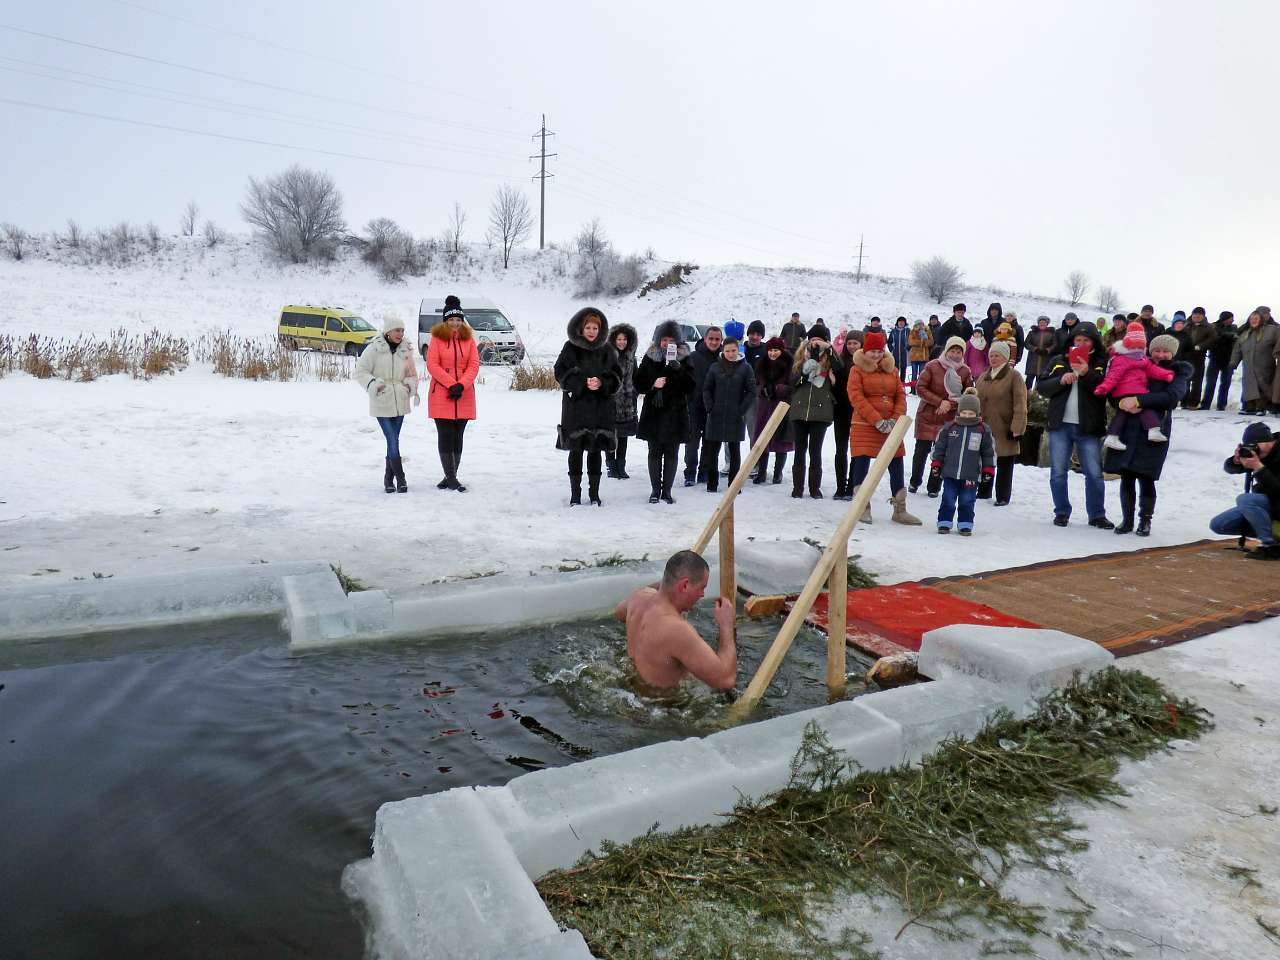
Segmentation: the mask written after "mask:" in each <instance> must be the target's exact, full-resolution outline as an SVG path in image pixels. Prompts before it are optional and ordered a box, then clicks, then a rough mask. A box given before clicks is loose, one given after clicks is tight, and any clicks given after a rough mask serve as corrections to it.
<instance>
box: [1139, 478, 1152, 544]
mask: <svg viewBox="0 0 1280 960" xmlns="http://www.w3.org/2000/svg"><path fill="white" fill-rule="evenodd" d="M1152 487H1153V490H1152V492H1151V493H1150V494H1146V493H1139V494H1138V536H1140V537H1149V536H1151V517H1152V516H1153V515H1154V514H1155V512H1156V496H1155V491H1154V487H1155V484H1152Z"/></svg>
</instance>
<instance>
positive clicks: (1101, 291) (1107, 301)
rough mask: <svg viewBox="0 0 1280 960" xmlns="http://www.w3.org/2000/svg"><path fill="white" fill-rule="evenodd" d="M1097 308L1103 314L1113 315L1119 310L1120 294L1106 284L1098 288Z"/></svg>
mask: <svg viewBox="0 0 1280 960" xmlns="http://www.w3.org/2000/svg"><path fill="white" fill-rule="evenodd" d="M1098 306H1099V307H1101V308H1102V312H1103V313H1115V312H1116V310H1118V309H1119V308H1120V294H1119V292H1118V291H1117V290H1116V288H1115V287H1108V286H1107V285H1106V284H1103V285H1102V286H1100V287H1098Z"/></svg>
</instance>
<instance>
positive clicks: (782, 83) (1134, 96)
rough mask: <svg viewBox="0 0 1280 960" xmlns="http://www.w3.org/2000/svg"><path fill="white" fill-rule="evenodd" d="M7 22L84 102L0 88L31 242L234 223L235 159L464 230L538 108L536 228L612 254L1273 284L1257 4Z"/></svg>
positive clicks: (1274, 145) (13, 197)
mask: <svg viewBox="0 0 1280 960" xmlns="http://www.w3.org/2000/svg"><path fill="white" fill-rule="evenodd" d="M0 24H3V25H4V27H5V29H0V58H2V59H0V79H2V81H3V82H2V83H0V90H2V91H3V92H2V93H0V100H3V101H26V102H27V103H31V104H40V105H42V106H45V107H57V108H60V109H61V110H70V111H79V112H80V113H66V112H54V111H50V110H45V109H37V108H34V107H31V106H26V105H18V104H15V103H12V102H0V122H2V123H3V129H4V131H5V137H4V140H5V142H4V148H3V151H2V152H0V173H2V174H3V175H2V176H0V184H2V186H0V220H6V221H12V222H16V223H19V224H20V225H22V226H24V227H26V228H27V229H28V230H38V231H46V230H50V229H61V228H62V226H63V223H64V221H65V220H66V218H68V217H74V218H76V219H77V220H78V221H79V222H80V223H81V225H83V226H90V227H92V226H98V225H105V224H108V223H111V222H115V221H118V220H120V219H123V218H127V219H129V220H132V221H135V222H138V223H145V222H146V221H148V220H154V221H155V222H157V223H159V224H160V225H161V226H162V228H164V229H165V230H168V231H175V230H176V229H177V220H178V215H179V212H180V210H181V208H182V206H183V205H184V203H185V202H186V201H187V200H188V199H191V198H194V199H195V200H196V201H197V202H198V203H199V204H200V207H201V210H202V214H203V215H205V216H208V217H211V218H213V219H214V220H216V221H217V222H218V223H219V225H221V226H223V227H224V228H227V229H231V230H238V231H242V230H247V229H248V228H247V226H246V225H245V224H244V223H243V221H242V220H241V218H240V215H239V210H238V206H239V202H240V199H241V197H242V196H243V194H244V188H245V184H246V181H247V178H248V176H249V175H251V174H252V175H257V176H261V175H264V174H270V173H272V172H275V171H278V170H281V169H283V168H284V167H286V166H288V165H289V164H291V163H294V162H298V163H302V164H305V165H308V166H315V167H320V168H323V169H326V170H328V171H329V172H330V173H331V174H332V175H333V177H334V178H335V179H336V181H337V183H338V185H339V186H340V188H341V189H342V191H343V194H344V196H345V199H346V216H347V220H348V222H349V224H350V225H351V226H352V227H353V228H355V227H359V226H361V225H363V224H364V223H365V222H366V221H367V220H368V219H369V218H371V217H374V216H390V217H392V218H394V219H395V220H397V221H399V222H400V223H401V224H402V225H404V226H405V227H408V228H409V229H412V230H413V231H415V232H419V233H430V234H435V233H437V232H439V231H440V230H441V228H443V226H444V224H445V221H446V219H447V217H448V213H449V211H450V209H451V208H452V204H453V202H454V201H455V200H457V201H459V202H461V203H462V204H463V206H464V207H465V208H466V210H467V211H468V214H469V217H470V221H469V224H468V231H467V232H468V233H469V234H470V236H471V238H472V239H480V237H481V235H482V234H483V232H484V221H485V220H486V219H487V209H488V204H489V199H490V197H491V195H492V193H493V191H494V190H495V189H496V188H497V187H498V186H499V185H500V184H502V183H503V182H509V183H512V184H515V185H518V186H520V187H521V188H523V189H525V190H526V191H527V192H528V194H529V197H530V200H531V202H532V203H533V204H534V205H535V208H536V203H537V184H536V183H535V182H534V181H532V180H531V179H530V177H531V175H532V174H533V173H534V172H535V169H536V165H535V163H533V162H531V161H530V160H529V159H528V156H529V154H531V153H534V152H535V143H534V141H533V140H532V139H531V137H530V135H531V134H532V133H533V132H534V131H535V130H536V129H537V128H538V126H539V119H540V114H541V113H543V112H544V111H545V113H546V114H547V126H548V128H549V129H552V130H554V131H556V133H557V136H556V137H554V138H552V139H551V140H550V141H549V149H554V150H555V151H556V152H558V153H559V157H558V158H556V159H555V160H552V161H551V162H550V164H549V169H550V170H552V171H553V172H554V173H555V179H553V180H551V181H550V182H549V186H548V227H547V234H548V240H560V241H567V240H569V239H570V238H571V237H572V235H573V234H574V232H575V231H576V229H577V227H578V226H579V225H580V224H581V223H582V222H583V221H585V220H587V219H589V218H591V217H592V216H599V217H600V218H601V221H602V222H603V223H604V225H605V227H606V229H607V231H608V233H609V235H610V236H611V237H612V238H613V239H614V241H615V242H616V244H617V245H618V246H619V247H620V248H621V249H623V250H624V251H629V250H643V249H645V248H647V247H653V248H654V249H655V250H656V251H657V252H658V254H659V255H660V256H663V257H668V258H677V257H680V258H691V259H694V260H696V261H698V262H702V263H716V262H750V263H763V264H787V265H809V266H815V267H823V268H836V269H850V268H851V267H852V263H853V260H852V257H853V254H854V253H855V252H856V247H857V243H858V238H859V236H860V235H864V236H865V238H866V252H867V261H866V269H869V270H871V271H873V272H877V273H888V274H893V275H905V274H906V272H907V271H908V270H909V268H910V264H911V263H912V261H914V260H917V259H921V258H927V257H929V256H932V255H933V254H941V255H943V256H945V257H947V258H948V259H950V260H952V261H954V262H955V263H957V264H959V265H960V266H961V267H962V268H963V269H964V271H965V274H966V279H967V280H968V281H971V282H980V283H990V284H996V285H999V286H1001V287H1004V288H1006V289H1009V290H1017V291H1028V290H1033V291H1035V292H1038V293H1043V294H1060V293H1061V289H1062V278H1063V277H1064V276H1065V274H1066V273H1067V272H1068V271H1070V270H1072V269H1077V268H1078V269H1082V270H1084V271H1086V272H1087V273H1088V274H1089V275H1090V277H1091V278H1093V279H1094V281H1095V283H1107V284H1110V285H1112V286H1114V287H1116V288H1118V289H1119V291H1120V293H1121V295H1122V298H1123V300H1124V303H1125V305H1126V306H1130V307H1135V308H1136V305H1140V304H1141V303H1142V302H1144V301H1151V302H1153V303H1154V304H1155V305H1156V307H1157V310H1158V311H1159V312H1172V310H1173V309H1175V308H1182V309H1186V310H1190V308H1191V307H1192V306H1193V305H1197V304H1203V305H1204V306H1206V307H1208V308H1209V310H1210V311H1211V314H1212V315H1213V316H1216V313H1217V311H1218V310H1221V309H1233V310H1235V311H1236V312H1237V314H1239V315H1241V316H1243V312H1245V311H1247V310H1248V309H1249V308H1251V307H1252V306H1254V305H1255V304H1257V303H1273V302H1275V301H1277V300H1280V295H1277V292H1276V282H1277V279H1278V278H1280V239H1277V237H1278V233H1277V228H1278V226H1280V185H1278V183H1277V170H1278V161H1280V125H1278V124H1277V109H1276V100H1277V96H1278V95H1280V54H1278V53H1277V51H1276V50H1275V49H1274V44H1275V40H1276V37H1277V36H1280V5H1278V4H1274V3H1263V2H1256V0H1255V2H1244V0H1226V2H1222V0H1219V2H1215V3H1190V2H1185V0H1177V2H1167V0H1166V2H1156V0H1133V2H1126V0H1107V2H1097V0H1070V2H1037V3H1026V2H1019V3H1013V2H982V3H957V2H942V0H938V2H911V0H900V2H896V3H854V2H839V3H837V2H831V3H801V2H794V0H793V2H791V3H787V4H783V3H780V2H776V0H775V2H742V0H739V2H732V3H729V2H726V3H697V2H684V3H667V2H646V3H625V2H613V3H563V2H554V3H531V2H528V0H521V2H494V0H486V2H483V3H477V2H468V3H440V2H435V0H431V2H420V3H409V2H392V0H375V2H366V3H360V4H353V3H350V2H339V0H310V2H307V3H302V2H298V0H253V2H247V0H223V2H221V3H219V4H204V3H195V2H192V0H138V2H133V0H46V2H44V3H41V4H36V3H33V2H29V0H27V2H20V0H10V2H8V3H5V4H4V5H3V7H0ZM15 27H16V28H21V29H22V30H25V31H34V32H37V33H42V34H48V35H50V36H53V37H58V38H61V39H59V40H55V39H48V38H45V37H38V36H33V35H31V33H21V32H16V31H15V30H13V29H10V28H15ZM66 41H76V42H77V43H79V44H90V45H93V46H94V47H99V48H109V49H110V50H112V51H118V52H115V53H113V52H108V51H107V50H104V49H92V48H91V47H88V46H77V45H75V44H72V43H68V42H66ZM120 53H128V54H131V55H134V56H133V57H126V56H122V55H120ZM138 58H151V60H147V59H138ZM153 60H163V61H169V62H171V63H173V64H181V65H183V66H184V67H188V68H194V69H181V68H178V67H175V66H170V65H166V64H162V63H157V62H152V61H153ZM71 71H75V72H74V73H73V72H71ZM199 71H206V72H199ZM212 74H219V75H220V76H215V75H212ZM70 81H76V82H70ZM244 81H253V82H251V83H250V82H244ZM283 88H288V89H283ZM142 94H146V95H145V96H143V95H142ZM174 101H182V102H174ZM266 111H270V113H267V112H266ZM83 114H100V115H104V116H109V117H115V118H126V119H130V120H134V121H142V122H144V123H148V124H157V125H161V126H165V127H181V128H184V129H185V130H188V131H201V132H203V133H213V134H219V135H221V136H223V137H230V138H243V139H242V140H237V139H220V138H215V137H210V136H205V135H200V134H195V133H190V132H180V131H178V130H173V129H158V128H156V127H147V126H139V125H133V124H125V123H120V122H116V121H113V120H108V119H102V118H100V117H94V116H85V115H83ZM244 139H247V140H256V141H269V142H270V144H274V145H268V144H263V143H248V142H243V140H244ZM323 151H328V152H329V153H327V154H326V153H325V152H323ZM333 154H355V155H360V156H361V157H364V158H373V159H354V158H351V157H343V156H335V155H333ZM383 161H394V162H383ZM533 242H534V244H535V245H536V242H537V237H536V233H535V236H534V238H533Z"/></svg>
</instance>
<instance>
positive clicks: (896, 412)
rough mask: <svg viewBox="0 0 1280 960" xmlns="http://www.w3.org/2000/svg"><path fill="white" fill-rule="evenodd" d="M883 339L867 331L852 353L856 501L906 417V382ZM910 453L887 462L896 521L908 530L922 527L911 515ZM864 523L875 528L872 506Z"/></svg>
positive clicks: (903, 452) (902, 451) (903, 451)
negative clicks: (905, 463) (877, 458)
mask: <svg viewBox="0 0 1280 960" xmlns="http://www.w3.org/2000/svg"><path fill="white" fill-rule="evenodd" d="M884 347H885V339H884V334H883V333H877V332H876V331H869V332H868V333H867V334H866V336H865V337H863V340H862V349H861V350H859V351H857V352H856V353H854V355H853V366H852V367H851V368H850V369H849V380H848V386H847V390H848V393H849V404H850V405H851V406H852V407H853V419H852V421H850V423H849V456H850V457H851V458H852V464H851V465H850V471H849V486H850V489H851V490H852V491H853V493H854V494H855V495H856V494H857V492H858V488H859V487H860V486H862V482H863V481H864V480H865V479H866V478H867V471H868V470H869V469H870V467H871V458H872V457H875V456H878V455H879V453H880V448H881V447H883V446H884V441H885V438H886V437H887V436H888V434H889V432H890V431H891V430H892V429H893V425H894V424H895V423H896V422H897V420H898V418H899V417H903V416H906V413H907V393H906V390H905V389H904V388H903V385H902V378H901V376H900V375H899V373H898V368H897V366H895V364H894V362H893V355H892V354H890V353H888V352H886V351H885V348H884ZM906 454H907V451H906V448H905V447H903V446H902V445H901V444H900V445H899V446H898V450H897V452H896V453H894V455H893V459H892V460H890V461H889V489H890V490H891V491H893V499H891V500H890V501H889V502H890V503H892V504H893V521H894V522H895V523H904V524H907V525H909V526H919V525H920V521H919V519H917V518H916V517H913V516H912V515H911V514H909V513H907V485H906V480H905V477H904V476H903V469H902V462H903V458H904V457H905V456H906ZM861 520H862V522H863V523H870V522H871V505H870V503H869V502H868V504H867V509H866V512H864V513H863V514H862V517H861Z"/></svg>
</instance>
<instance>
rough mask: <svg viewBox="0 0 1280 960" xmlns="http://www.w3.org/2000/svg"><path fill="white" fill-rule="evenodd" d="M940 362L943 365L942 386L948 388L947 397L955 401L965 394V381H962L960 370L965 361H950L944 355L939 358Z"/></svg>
mask: <svg viewBox="0 0 1280 960" xmlns="http://www.w3.org/2000/svg"><path fill="white" fill-rule="evenodd" d="M938 362H939V363H941V364H942V385H943V387H944V388H946V391H947V396H948V397H949V398H951V399H952V400H954V399H956V398H957V397H958V396H960V394H962V393H964V381H963V380H961V379H960V368H961V367H962V366H963V365H964V361H963V360H951V359H948V357H947V355H946V354H945V353H944V354H943V355H942V356H940V357H939V358H938Z"/></svg>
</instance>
